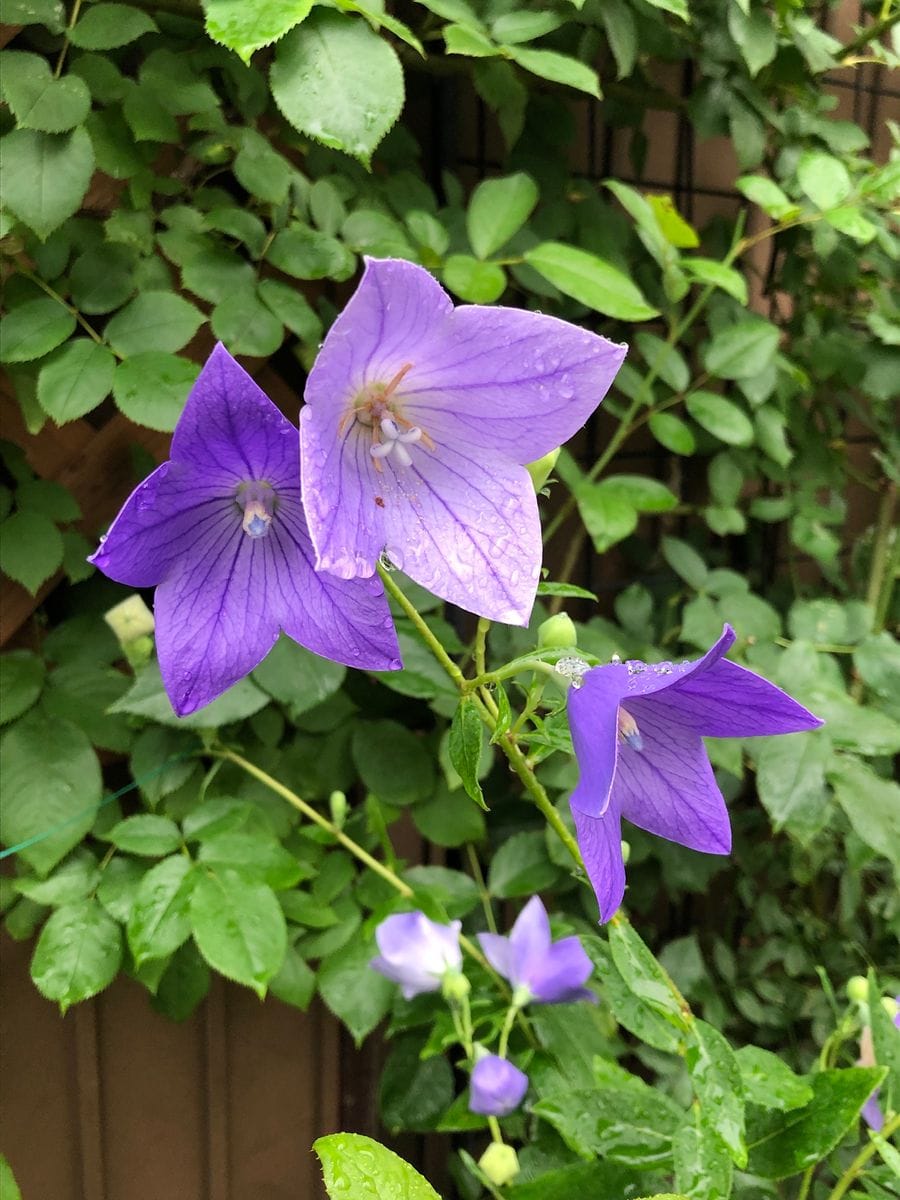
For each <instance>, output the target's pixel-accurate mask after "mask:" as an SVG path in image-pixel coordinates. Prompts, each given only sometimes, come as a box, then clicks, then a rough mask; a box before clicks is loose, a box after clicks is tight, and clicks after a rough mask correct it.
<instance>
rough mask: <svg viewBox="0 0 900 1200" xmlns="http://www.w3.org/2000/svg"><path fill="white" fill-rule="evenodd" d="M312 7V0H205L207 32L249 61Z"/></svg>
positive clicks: (290, 27)
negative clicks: (253, 2) (252, 1)
mask: <svg viewBox="0 0 900 1200" xmlns="http://www.w3.org/2000/svg"><path fill="white" fill-rule="evenodd" d="M311 8H312V0H261V2H260V3H256V4H247V3H246V2H245V0H203V11H204V12H205V14H206V32H207V33H208V34H209V36H210V37H211V38H212V40H213V41H214V42H221V43H222V45H223V46H227V47H228V49H229V50H234V52H235V53H236V54H237V55H239V57H240V58H241V59H243V61H244V62H245V63H248V64H249V62H250V59H251V57H252V55H253V53H254V51H255V50H261V49H262V47H263V46H268V45H271V43H272V42H277V41H278V39H279V38H282V37H284V35H285V34H286V33H287V32H288V31H289V30H291V29H293V28H294V26H295V25H299V23H300V22H301V21H302V20H304V18H305V17H307V16H308V15H309V12H310V9H311Z"/></svg>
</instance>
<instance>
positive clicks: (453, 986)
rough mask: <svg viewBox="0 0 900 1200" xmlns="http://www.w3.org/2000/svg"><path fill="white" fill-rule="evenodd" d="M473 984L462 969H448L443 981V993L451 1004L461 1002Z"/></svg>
mask: <svg viewBox="0 0 900 1200" xmlns="http://www.w3.org/2000/svg"><path fill="white" fill-rule="evenodd" d="M471 990H472V985H471V984H470V983H469V981H468V979H466V977H465V975H463V974H462V973H461V972H460V971H448V972H447V974H446V975H445V976H444V978H443V981H442V982H441V994H442V995H443V997H444V999H445V1000H446V1001H447V1002H448V1003H450V1004H461V1003H462V1001H463V1000H465V998H466V997H467V996H468V994H469V992H470V991H471Z"/></svg>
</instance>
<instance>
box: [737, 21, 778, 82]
mask: <svg viewBox="0 0 900 1200" xmlns="http://www.w3.org/2000/svg"><path fill="white" fill-rule="evenodd" d="M728 29H729V32H730V33H731V36H732V37H733V38H734V40H735V42H736V43H737V45H738V46H739V47H740V51H741V54H742V55H743V56H744V62H745V63H746V64H747V69H748V70H749V72H750V74H751V75H752V76H755V75H758V74H759V72H760V71H761V70H762V69H763V67H767V66H768V65H769V63H770V62H771V61H772V59H773V58H774V57H775V54H776V53H777V50H778V38H777V35H776V32H775V27H774V25H773V23H772V18H771V17H770V16H769V14H768V13H767V12H766V11H765V10H764V9H760V8H756V9H753V10H752V11H750V12H746V13H745V12H742V11H741V9H740V8H738V7H737V5H734V4H733V5H731V6H730V7H729V9H728Z"/></svg>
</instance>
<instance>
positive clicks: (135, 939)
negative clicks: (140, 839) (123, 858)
mask: <svg viewBox="0 0 900 1200" xmlns="http://www.w3.org/2000/svg"><path fill="white" fill-rule="evenodd" d="M195 879H196V873H195V872H194V870H193V867H192V864H191V860H190V859H189V858H186V857H185V856H184V855H183V854H173V855H172V857H171V858H164V859H163V860H162V862H159V863H157V864H156V866H155V867H151V869H150V870H149V871H148V872H147V873H146V874H145V875H144V877H143V878H142V879H141V882H140V885H139V886H138V889H137V893H136V895H135V897H134V904H133V907H132V909H131V912H130V914H129V916H128V945H129V946H130V948H131V953H132V955H133V957H134V961H135V963H136V965H137V966H140V965H141V963H143V962H145V961H147V960H149V959H154V958H165V957H166V956H167V955H169V954H172V953H173V952H174V951H175V950H177V949H178V947H179V946H180V945H181V944H182V942H185V941H187V939H188V938H189V937H190V934H191V917H190V899H191V891H192V890H193V886H194V881H195Z"/></svg>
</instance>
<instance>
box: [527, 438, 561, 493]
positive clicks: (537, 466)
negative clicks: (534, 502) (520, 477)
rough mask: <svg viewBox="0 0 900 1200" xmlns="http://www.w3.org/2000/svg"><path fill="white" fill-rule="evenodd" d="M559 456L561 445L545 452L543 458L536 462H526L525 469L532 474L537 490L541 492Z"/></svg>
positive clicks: (532, 480)
mask: <svg viewBox="0 0 900 1200" xmlns="http://www.w3.org/2000/svg"><path fill="white" fill-rule="evenodd" d="M558 458H559V446H557V447H556V449H555V450H551V451H550V453H549V454H545V455H544V457H543V458H538V459H535V461H534V462H531V463H526V464H525V470H526V471H527V472H528V474H529V475H530V476H531V482H532V483H533V484H534V490H535V491H536V492H539V491H540V490H541V488H542V487H543V486H544V484H545V483H546V482H547V480H548V479H549V478H550V472H551V471H552V470H553V468H554V467H555V466H556V460H557V459H558Z"/></svg>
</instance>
